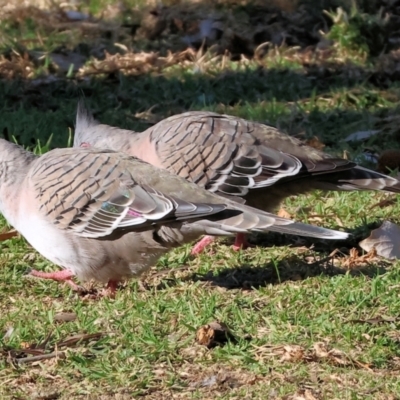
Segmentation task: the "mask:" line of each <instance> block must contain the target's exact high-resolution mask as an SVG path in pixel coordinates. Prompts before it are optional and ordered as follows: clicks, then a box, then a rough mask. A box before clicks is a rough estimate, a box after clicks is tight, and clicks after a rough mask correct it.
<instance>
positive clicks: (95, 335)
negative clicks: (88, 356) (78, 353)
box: [57, 332, 105, 348]
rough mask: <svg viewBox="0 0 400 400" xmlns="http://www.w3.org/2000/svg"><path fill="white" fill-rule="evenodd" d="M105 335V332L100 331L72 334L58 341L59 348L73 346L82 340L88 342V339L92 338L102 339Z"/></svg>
mask: <svg viewBox="0 0 400 400" xmlns="http://www.w3.org/2000/svg"><path fill="white" fill-rule="evenodd" d="M104 335H105V333H103V332H99V333H88V334H85V333H82V334H78V335H74V336H70V337H68V338H66V339H65V340H63V341H61V342H58V343H57V348H60V347H72V346H74V345H76V344H78V343H81V342H87V341H88V340H92V339H100V338H101V337H102V336H104Z"/></svg>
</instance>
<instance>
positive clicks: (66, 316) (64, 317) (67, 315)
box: [54, 312, 76, 322]
mask: <svg viewBox="0 0 400 400" xmlns="http://www.w3.org/2000/svg"><path fill="white" fill-rule="evenodd" d="M75 320H76V314H75V313H73V312H61V313H58V314H56V315H55V316H54V321H57V322H71V321H75Z"/></svg>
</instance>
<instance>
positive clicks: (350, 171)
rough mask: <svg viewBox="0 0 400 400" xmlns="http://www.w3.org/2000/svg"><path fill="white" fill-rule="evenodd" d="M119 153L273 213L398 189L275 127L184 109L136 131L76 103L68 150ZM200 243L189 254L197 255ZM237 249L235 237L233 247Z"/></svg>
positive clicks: (390, 180)
mask: <svg viewBox="0 0 400 400" xmlns="http://www.w3.org/2000/svg"><path fill="white" fill-rule="evenodd" d="M88 146H94V147H98V148H108V149H113V150H117V151H122V152H125V153H127V154H129V155H132V156H136V157H138V158H140V159H142V160H144V161H147V162H149V163H150V164H152V165H154V166H156V167H159V168H164V169H167V170H168V171H170V172H172V173H174V174H177V175H180V176H181V177H183V178H185V179H187V180H190V181H192V182H194V183H196V184H197V185H199V186H201V187H204V188H205V189H207V190H208V191H210V192H214V193H216V194H218V195H221V196H224V197H228V198H231V199H234V200H236V201H238V202H241V203H245V204H247V205H249V206H252V207H255V208H258V209H261V210H264V211H268V212H273V211H274V210H275V208H276V207H277V206H278V205H279V204H280V203H281V201H282V200H283V199H285V198H286V197H288V196H291V195H297V194H303V193H307V192H309V191H311V190H314V189H321V190H325V191H329V190H334V191H340V190H383V191H389V192H396V193H398V192H400V182H399V181H398V180H397V179H394V178H391V177H389V176H387V175H383V174H381V173H378V172H375V171H372V170H369V169H367V168H363V167H361V166H359V165H357V164H356V163H354V162H352V161H349V160H345V159H342V158H335V157H332V156H330V155H329V154H326V153H324V152H322V151H319V150H316V149H314V148H312V147H310V146H307V145H305V144H304V143H303V142H301V141H300V140H298V139H296V138H293V137H291V136H289V135H286V134H284V133H282V132H280V131H279V130H278V129H276V128H274V127H272V126H268V125H264V124H260V123H256V122H250V121H246V120H244V119H242V118H238V117H234V116H229V115H221V114H216V113H213V112H207V111H195V112H186V113H183V114H179V115H175V116H172V117H169V118H166V119H164V120H162V121H161V122H159V123H157V124H155V125H154V126H152V127H151V128H149V129H147V130H145V131H143V132H133V131H129V130H125V129H119V128H116V127H111V126H108V125H104V124H100V123H99V122H97V121H96V120H95V119H94V117H93V115H92V114H91V113H90V111H89V110H88V109H87V108H86V106H85V104H84V102H83V101H82V100H81V101H80V102H79V103H78V110H77V116H76V127H75V137H74V147H88ZM212 240H213V239H212V238H210V237H206V238H204V239H203V240H202V241H201V242H199V243H198V244H197V245H196V246H195V247H194V248H193V250H192V253H193V254H195V253H198V252H200V251H202V249H203V248H204V247H205V245H206V244H208V243H209V242H210V241H212ZM242 244H244V235H243V234H238V235H237V237H236V242H235V246H234V248H236V249H237V248H240V247H241V245H242Z"/></svg>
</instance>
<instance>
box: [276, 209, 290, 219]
mask: <svg viewBox="0 0 400 400" xmlns="http://www.w3.org/2000/svg"><path fill="white" fill-rule="evenodd" d="M277 215H278V217H282V218H287V219H292V218H293V217H292V216H291V215H290V214H289V213H288V212H287V211H286V210H285V209H284V208H280V209H279V211H278V214H277Z"/></svg>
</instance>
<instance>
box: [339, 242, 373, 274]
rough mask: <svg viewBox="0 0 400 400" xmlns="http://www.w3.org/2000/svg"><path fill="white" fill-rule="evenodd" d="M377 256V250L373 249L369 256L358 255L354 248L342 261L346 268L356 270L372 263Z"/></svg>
mask: <svg viewBox="0 0 400 400" xmlns="http://www.w3.org/2000/svg"><path fill="white" fill-rule="evenodd" d="M376 256H377V252H376V249H375V248H374V247H373V248H372V249H371V250H370V251H369V252H368V253H367V254H363V255H362V256H359V255H358V250H357V249H356V248H355V247H353V248H352V249H350V254H349V255H348V256H347V257H345V258H344V259H343V260H342V266H343V267H345V268H349V269H350V268H355V267H359V266H362V265H364V264H368V263H369V262H372V261H373V260H374V259H375V258H376Z"/></svg>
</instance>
